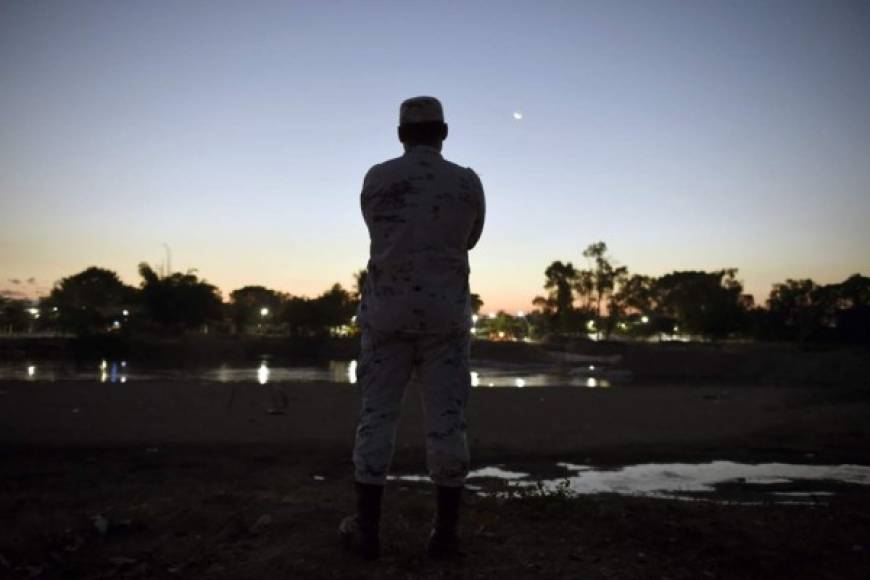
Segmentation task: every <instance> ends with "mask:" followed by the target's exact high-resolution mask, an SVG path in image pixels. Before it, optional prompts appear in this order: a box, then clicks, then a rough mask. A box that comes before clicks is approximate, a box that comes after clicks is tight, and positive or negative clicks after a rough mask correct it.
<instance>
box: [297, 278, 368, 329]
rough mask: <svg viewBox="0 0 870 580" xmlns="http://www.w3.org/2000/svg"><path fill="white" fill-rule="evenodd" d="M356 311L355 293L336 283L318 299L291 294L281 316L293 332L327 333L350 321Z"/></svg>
mask: <svg viewBox="0 0 870 580" xmlns="http://www.w3.org/2000/svg"><path fill="white" fill-rule="evenodd" d="M355 312H356V302H355V301H354V300H353V298H352V296H351V294H350V293H349V292H348V291H347V290H345V289H344V288H342V287H341V285H340V284H334V285H333V286H332V288H330V289H329V290H327V291H326V292H324V293H323V294H321V295H320V296H318V297H317V298H314V299H309V298H303V297H299V296H291V297H290V298H288V299H287V301H286V302H285V304H284V309H283V312H282V314H281V319H282V320H283V321H284V322H285V323H286V324H287V328H288V330H289V331H290V333H291V334H294V335H302V336H311V335H325V334H328V333H329V332H330V330H331V329H333V328H337V327H342V326H346V325H349V324H350V320H351V318H352V317H353V315H354V313H355Z"/></svg>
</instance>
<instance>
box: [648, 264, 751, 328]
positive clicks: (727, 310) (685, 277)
mask: <svg viewBox="0 0 870 580" xmlns="http://www.w3.org/2000/svg"><path fill="white" fill-rule="evenodd" d="M736 274H737V269H736V268H727V269H724V270H718V271H715V272H698V271H684V272H672V273H670V274H667V275H665V276H662V277H661V278H659V279H658V280H656V281H655V283H654V284H653V294H654V296H655V302H656V304H657V314H658V315H659V316H662V317H666V318H671V319H673V320H675V321H676V325H677V326H678V327H679V330H680V331H681V332H685V333H689V334H699V335H706V336H713V337H724V336H726V335H728V334H729V333H732V332H735V331H736V330H738V329H739V328H740V326H741V323H742V322H743V315H744V310H743V308H742V303H741V295H742V294H743V286H742V285H741V284H740V282H739V281H737V279H736V278H735V276H736ZM672 331H673V330H672Z"/></svg>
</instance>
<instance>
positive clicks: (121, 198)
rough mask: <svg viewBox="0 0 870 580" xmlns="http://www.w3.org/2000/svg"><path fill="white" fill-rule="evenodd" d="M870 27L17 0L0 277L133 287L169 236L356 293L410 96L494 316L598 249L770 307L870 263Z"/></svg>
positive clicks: (275, 283) (238, 265)
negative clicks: (461, 193) (426, 127)
mask: <svg viewBox="0 0 870 580" xmlns="http://www.w3.org/2000/svg"><path fill="white" fill-rule="evenodd" d="M868 30H870V3H867V2H845V1H839V2H838V1H821V0H820V1H813V2H804V1H795V0H790V1H781V2H771V1H758V2H749V1H734V2H726V1H720V2H706V1H698V0H691V1H690V0H687V1H679V2H658V1H650V2H615V1H608V2H579V1H576V2H525V3H522V2H431V1H430V2H313V1H312V2H159V1H147V2H145V1H142V2H133V1H129V2H108V1H98V2H5V3H3V4H2V5H0V86H2V90H0V127H2V129H0V195H2V198H0V199H2V201H0V215H2V224H0V225H2V228H0V275H2V280H0V289H8V290H18V291H27V292H31V293H32V292H35V291H39V290H43V291H44V290H46V289H47V288H48V287H50V285H51V284H52V283H53V281H54V280H56V279H58V278H59V277H61V276H63V275H68V274H71V273H74V272H76V271H78V270H80V269H82V268H84V267H86V266H88V265H91V264H96V265H101V266H105V267H109V268H112V269H115V270H117V271H118V272H119V273H120V274H121V275H122V277H123V278H125V279H126V280H127V281H128V282H131V283H135V282H137V278H136V274H135V268H136V264H137V263H138V262H139V261H142V260H146V261H149V262H152V263H156V262H159V261H160V260H161V259H162V256H163V246H162V244H163V243H167V244H169V245H170V247H171V248H172V252H173V265H174V266H175V267H176V268H177V269H187V268H192V267H195V268H198V269H199V272H200V273H201V274H202V275H204V276H205V277H206V278H207V279H209V280H210V281H212V282H214V283H216V284H218V285H219V286H220V287H221V288H222V289H223V290H224V291H225V293H227V292H229V291H230V290H232V289H234V288H237V287H239V286H241V285H243V284H245V283H262V284H265V285H268V286H271V287H275V288H278V289H281V290H284V291H289V292H293V293H297V294H315V293H318V292H320V291H322V290H323V289H325V288H326V287H327V286H328V285H329V284H330V283H332V282H333V281H341V282H343V283H345V284H349V283H350V279H351V277H350V275H351V272H352V271H354V270H356V269H358V268H360V267H363V266H364V264H365V260H366V250H367V237H366V232H365V228H364V225H363V223H362V219H361V217H360V215H359V205H358V195H359V187H360V183H361V180H362V176H363V174H364V173H365V171H366V169H367V168H368V167H369V166H370V165H372V164H373V163H376V162H379V161H381V160H383V159H385V158H388V157H392V156H395V155H398V154H399V153H400V151H401V149H400V145H399V143H398V142H397V141H396V139H395V125H396V122H397V115H398V105H399V103H400V102H401V100H402V99H404V98H406V97H409V96H413V95H418V94H432V95H435V96H437V97H439V98H440V99H442V101H443V103H444V107H445V113H446V115H447V120H448V123H450V126H451V137H450V138H449V139H448V141H447V142H446V144H445V149H444V153H445V156H446V157H447V158H449V159H452V160H454V161H456V162H458V163H461V164H463V165H469V166H471V167H473V168H475V170H477V171H478V173H479V174H480V175H481V178H482V180H483V183H484V186H485V188H486V190H487V194H488V201H489V222H488V224H487V229H486V231H485V233H484V237H483V239H482V241H481V244H480V246H479V248H478V249H477V250H476V251H475V252H474V253H473V256H472V271H473V273H472V285H473V288H474V289H475V290H476V291H477V292H480V293H481V294H482V295H483V298H484V301H485V302H486V307H485V309H490V308H507V309H517V308H527V307H528V303H529V302H530V300H531V298H532V297H533V296H534V295H535V294H538V293H541V292H542V289H541V285H542V282H543V270H544V268H545V267H546V265H547V264H548V263H549V262H550V261H552V260H554V259H562V260H573V261H574V262H575V263H582V261H583V260H582V257H581V252H582V250H583V248H584V247H585V246H586V245H588V244H589V243H591V242H593V241H596V240H604V241H606V242H607V243H608V245H609V246H610V248H611V251H612V254H613V255H614V257H615V258H616V259H617V260H618V261H619V262H620V263H623V264H625V265H627V266H628V267H629V268H630V269H631V270H632V271H635V272H640V273H647V274H654V275H658V274H663V273H665V272H667V271H671V270H674V269H713V268H721V267H738V268H740V277H741V278H742V279H743V280H744V281H745V283H746V285H747V288H748V290H750V291H752V292H754V293H756V295H757V297H759V298H761V297H763V296H766V294H767V292H768V290H769V288H770V284H771V283H773V282H775V281H780V280H783V279H785V278H786V277H813V278H816V279H817V280H818V281H821V282H832V281H837V280H840V279H842V278H845V277H846V276H847V275H849V274H851V273H854V272H857V271H862V272H863V273H865V274H867V273H870V252H868V250H870V234H868V231H870V228H868V226H867V221H868V218H870V164H868V160H870V106H868V105H867V103H870V34H868ZM517 111H520V112H522V114H523V118H522V119H521V120H516V119H515V118H514V116H513V113H514V112H517ZM31 277H35V278H36V282H35V283H33V284H29V285H28V284H26V283H22V284H17V285H13V284H12V283H11V282H9V281H8V280H9V279H10V278H16V279H21V280H26V279H28V278H31Z"/></svg>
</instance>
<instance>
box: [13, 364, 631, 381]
mask: <svg viewBox="0 0 870 580" xmlns="http://www.w3.org/2000/svg"><path fill="white" fill-rule="evenodd" d="M357 371H358V364H357V361H355V360H352V361H328V362H326V363H323V364H321V365H319V366H313V365H300V366H283V365H279V364H275V363H274V361H270V360H268V359H265V358H264V359H261V360H260V361H259V363H258V364H257V365H256V366H253V365H252V366H237V365H230V364H226V363H224V364H220V365H217V366H211V367H200V368H179V367H176V368H166V367H148V366H137V365H129V364H128V363H127V361H125V360H107V359H103V360H101V361H99V362H97V363H90V364H75V363H70V362H57V361H48V362H33V361H30V362H27V363H8V362H3V363H0V380H26V381H38V382H52V381H58V380H74V381H75V380H82V381H92V380H97V381H99V382H101V383H126V382H128V381H147V380H202V381H214V382H219V383H233V382H254V381H255V382H257V383H259V384H261V385H265V384H272V383H294V382H297V383H298V382H313V381H328V382H333V383H349V384H355V383H356V382H357ZM610 377H614V378H616V379H620V377H622V375H619V373H618V371H614V370H612V369H611V370H608V369H601V368H597V367H591V366H590V367H587V366H585V365H584V366H583V367H577V368H575V369H571V370H568V371H561V372H556V371H549V370H547V369H544V370H542V369H541V367H540V366H533V365H529V366H523V365H505V366H504V367H503V368H502V367H499V366H496V365H494V364H489V365H488V366H481V367H478V368H476V369H475V370H473V371H471V374H470V381H471V386H472V387H482V388H483V387H512V388H526V387H546V386H556V385H558V386H574V387H586V388H598V387H610V386H611V385H612V384H613V382H612V380H613V379H612V378H610ZM628 380H629V378H628V377H625V380H618V381H617V382H628Z"/></svg>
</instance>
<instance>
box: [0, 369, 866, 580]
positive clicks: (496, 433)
mask: <svg viewBox="0 0 870 580" xmlns="http://www.w3.org/2000/svg"><path fill="white" fill-rule="evenodd" d="M356 412H357V395H356V391H355V387H354V386H352V385H339V384H332V383H307V384H276V385H273V384H267V385H259V384H256V383H235V384H222V383H209V382H161V381H156V382H147V381H146V382H130V383H126V384H118V383H115V384H112V383H98V382H95V381H94V382H86V381H77V382H63V381H59V382H54V383H39V382H34V383H30V382H4V383H2V384H0V442H2V446H0V481H2V486H3V487H2V489H3V493H2V494H0V517H2V519H3V521H4V523H5V525H4V526H2V531H0V572H2V574H3V575H4V577H5V576H8V577H11V578H105V577H120V578H141V579H144V578H177V577H185V578H233V579H240V580H241V579H248V578H283V577H305V578H369V577H371V578H375V577H377V578H396V579H398V578H402V579H405V578H408V577H412V578H445V577H473V578H491V577H499V578H507V579H511V578H535V577H540V578H576V577H583V578H661V577H668V578H686V579H688V578H692V579H695V578H704V577H710V578H740V579H743V578H765V579H770V578H795V577H818V578H863V577H865V575H866V570H867V569H868V565H870V560H868V557H870V556H868V554H870V537H868V536H870V526H868V522H870V494H868V492H867V491H866V488H865V487H863V486H860V487H858V488H857V489H856V488H855V487H854V486H853V487H849V488H844V489H843V490H839V489H838V492H837V494H836V495H834V496H830V497H825V498H824V501H821V502H818V503H815V504H813V505H809V506H808V505H778V504H777V505H774V504H763V505H752V506H747V505H730V504H720V503H711V502H706V501H696V502H685V501H673V500H661V499H647V498H633V497H622V496H619V497H617V496H610V495H592V496H584V497H580V498H576V499H570V498H567V497H563V496H559V495H558V494H557V495H555V496H549V497H522V498H514V499H507V500H506V499H496V498H493V497H478V496H474V495H473V494H468V496H467V509H466V511H465V517H464V520H463V523H462V533H463V536H464V537H465V538H466V539H467V541H468V544H467V548H468V554H469V555H468V557H467V558H466V559H465V561H464V562H463V563H461V564H456V563H451V564H435V563H432V562H429V561H427V560H426V559H425V558H423V556H422V550H421V547H422V544H423V542H424V540H425V535H426V533H427V528H428V521H429V520H430V518H431V507H432V506H431V504H432V496H431V491H430V489H429V487H428V486H426V485H421V484H408V483H404V482H391V483H390V484H389V485H388V491H387V500H386V506H385V518H384V531H383V534H384V544H385V546H384V558H383V559H382V561H381V562H380V563H377V564H374V565H368V566H365V567H362V568H360V567H359V566H358V565H357V564H356V563H355V562H354V561H353V560H352V559H349V558H347V557H346V556H345V555H343V554H342V553H341V552H340V551H339V549H338V547H337V544H336V542H335V537H334V533H335V525H336V522H337V521H338V519H339V518H340V516H341V515H342V514H344V513H346V512H348V511H349V510H351V509H352V498H351V495H350V493H349V492H350V473H351V471H350V463H349V457H348V455H349V450H350V446H351V444H352V439H353V428H354V421H355V417H356ZM868 417H870V398H868V396H867V391H866V389H864V388H860V387H853V388H843V387H836V388H832V387H830V386H815V387H794V386H792V387H771V386H752V385H732V386H722V385H715V386H703V387H693V386H686V385H629V386H623V387H613V388H610V389H585V388H565V387H562V388H560V387H553V388H538V389H532V388H526V389H518V388H501V389H488V388H477V389H475V390H474V393H473V396H472V399H471V404H470V407H469V410H468V421H469V438H470V442H471V447H472V453H473V462H474V465H475V466H476V467H480V466H485V465H492V464H499V463H502V464H506V465H509V466H511V467H515V468H518V467H523V466H534V465H537V466H540V465H542V464H550V465H552V464H554V463H555V462H556V461H563V462H570V463H582V464H591V465H597V466H607V465H612V466H616V465H622V464H628V463H635V462H652V461H660V462H662V461H685V462H706V461H711V460H720V459H730V460H736V461H743V462H748V463H753V462H763V461H780V462H787V463H816V464H840V463H866V450H867V449H868V448H870V429H868V427H867V425H868V420H867V419H868ZM421 419H422V417H421V412H420V409H419V404H418V398H417V397H416V393H414V392H413V388H412V392H410V393H409V396H408V397H407V398H406V401H405V409H404V413H403V416H402V421H401V425H400V429H399V439H398V443H399V445H398V450H397V454H396V458H395V462H394V472H395V473H421V472H423V471H424V466H423V445H422V443H423V433H422V430H421V427H420V423H421ZM529 471H534V470H533V469H532V468H531V467H530V469H529Z"/></svg>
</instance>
